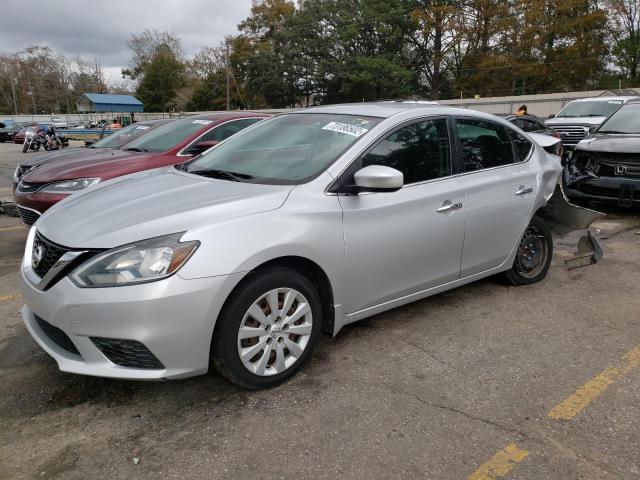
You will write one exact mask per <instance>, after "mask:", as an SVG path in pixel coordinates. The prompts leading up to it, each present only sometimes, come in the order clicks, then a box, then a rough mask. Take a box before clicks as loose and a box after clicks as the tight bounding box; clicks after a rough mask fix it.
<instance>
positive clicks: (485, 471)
mask: <svg viewBox="0 0 640 480" xmlns="http://www.w3.org/2000/svg"><path fill="white" fill-rule="evenodd" d="M528 455H529V452H527V451H526V450H520V449H519V448H518V447H517V446H516V444H515V443H510V444H509V445H507V446H506V447H504V448H503V449H502V450H500V451H499V452H498V453H496V454H495V455H494V456H493V457H491V459H490V460H489V461H488V462H487V463H485V464H484V465H481V466H480V468H478V469H477V470H476V471H475V472H473V473H472V474H471V475H469V480H492V479H494V478H498V477H504V476H505V475H506V474H507V473H509V472H510V471H511V469H512V468H513V467H515V466H516V464H518V463H520V462H521V461H522V460H524V459H525V458H527V456H528Z"/></svg>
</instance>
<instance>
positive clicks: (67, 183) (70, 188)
mask: <svg viewBox="0 0 640 480" xmlns="http://www.w3.org/2000/svg"><path fill="white" fill-rule="evenodd" d="M99 181H100V179H99V178H76V179H74V180H62V181H61V182H55V183H50V184H49V185H46V186H45V187H44V188H42V189H41V190H40V193H69V194H71V193H74V192H77V191H79V190H84V189H85V188H87V187H90V186H91V185H95V184H96V183H98V182H99Z"/></svg>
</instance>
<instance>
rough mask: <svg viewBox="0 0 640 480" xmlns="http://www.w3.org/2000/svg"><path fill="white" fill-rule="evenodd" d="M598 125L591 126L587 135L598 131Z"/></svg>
mask: <svg viewBox="0 0 640 480" xmlns="http://www.w3.org/2000/svg"><path fill="white" fill-rule="evenodd" d="M598 127H599V125H591V126H590V127H589V133H593V132H595V131H596V130H597V129H598Z"/></svg>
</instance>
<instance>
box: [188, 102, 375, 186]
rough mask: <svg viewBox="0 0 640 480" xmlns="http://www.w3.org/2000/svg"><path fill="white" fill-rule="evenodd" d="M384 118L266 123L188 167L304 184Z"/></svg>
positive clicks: (305, 117) (310, 117) (300, 117)
mask: <svg viewBox="0 0 640 480" xmlns="http://www.w3.org/2000/svg"><path fill="white" fill-rule="evenodd" d="M380 120H381V119H379V118H372V117H361V116H355V115H335V114H322V113H300V114H297V113H296V114H288V115H280V116H278V117H274V118H272V119H269V120H265V121H263V122H260V123H258V124H256V125H255V126H253V127H250V128H249V129H247V130H245V131H243V132H241V133H239V134H238V135H237V136H234V137H232V138H231V139H229V140H227V141H225V142H223V143H221V144H220V145H219V146H217V147H215V148H213V149H211V150H209V151H208V152H206V153H205V154H203V155H202V156H201V157H197V158H195V159H194V160H193V161H191V162H188V163H186V164H183V166H182V169H184V170H187V171H188V172H191V173H196V174H200V175H206V176H215V177H220V178H226V179H231V180H236V181H251V182H255V183H275V184H300V183H304V182H305V181H308V180H310V179H311V178H313V177H315V176H316V175H318V174H319V173H320V172H322V171H324V170H325V169H326V168H327V167H328V166H329V165H331V164H332V163H333V162H334V161H335V160H337V159H338V157H339V156H340V155H341V154H342V153H343V152H344V151H345V150H347V148H349V147H350V146H351V145H353V144H354V143H355V142H356V141H357V140H358V138H360V137H361V136H362V135H364V134H365V133H367V132H368V131H369V130H371V128H373V127H374V126H375V125H377V124H378V123H379V122H380Z"/></svg>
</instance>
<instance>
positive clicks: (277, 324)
mask: <svg viewBox="0 0 640 480" xmlns="http://www.w3.org/2000/svg"><path fill="white" fill-rule="evenodd" d="M322 320H323V319H322V307H321V303H320V298H319V295H318V292H317V290H316V288H315V287H314V286H313V284H312V283H311V282H310V281H309V279H308V278H306V277H305V276H304V275H302V274H300V273H299V272H297V271H295V270H292V269H290V268H286V267H272V268H269V269H265V270H261V271H256V272H252V273H250V274H249V276H248V277H247V278H246V279H245V280H244V281H243V282H242V283H241V284H240V285H239V286H238V288H237V289H236V290H235V291H234V292H233V293H232V295H231V297H230V298H229V300H228V301H227V304H226V305H225V308H224V309H223V312H222V313H221V315H220V317H219V318H218V321H217V324H216V329H215V332H214V336H213V341H212V360H213V365H214V367H215V368H216V370H218V372H219V373H220V374H222V375H223V376H225V377H226V378H227V379H229V380H230V381H231V382H233V383H235V384H236V385H238V386H240V387H242V388H247V389H259V388H268V387H272V386H274V385H277V384H279V383H281V382H283V381H284V380H286V379H288V378H290V377H291V376H293V375H294V374H295V372H296V371H297V370H298V369H299V368H300V367H301V366H302V364H304V362H305V361H306V360H307V359H308V358H309V357H310V356H311V353H312V351H313V349H314V347H315V345H316V343H317V341H318V338H319V335H320V331H321V327H322Z"/></svg>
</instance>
